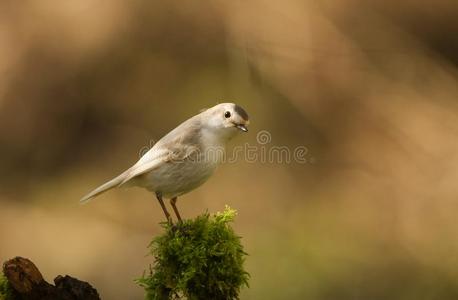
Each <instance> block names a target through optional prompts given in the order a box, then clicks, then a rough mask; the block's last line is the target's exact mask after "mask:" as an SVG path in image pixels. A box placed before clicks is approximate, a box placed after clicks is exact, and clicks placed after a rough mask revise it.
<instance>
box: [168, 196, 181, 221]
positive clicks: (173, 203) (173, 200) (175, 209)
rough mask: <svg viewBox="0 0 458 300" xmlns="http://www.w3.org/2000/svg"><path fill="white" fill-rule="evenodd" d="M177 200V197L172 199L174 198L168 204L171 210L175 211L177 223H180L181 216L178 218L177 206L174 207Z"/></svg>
mask: <svg viewBox="0 0 458 300" xmlns="http://www.w3.org/2000/svg"><path fill="white" fill-rule="evenodd" d="M177 200H178V198H177V197H174V198H172V199H170V204H171V205H172V207H173V210H174V211H175V215H176V216H177V218H178V221H180V222H181V216H180V213H179V212H178V208H177V206H176V204H177Z"/></svg>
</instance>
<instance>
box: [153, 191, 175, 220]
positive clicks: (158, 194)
mask: <svg viewBox="0 0 458 300" xmlns="http://www.w3.org/2000/svg"><path fill="white" fill-rule="evenodd" d="M156 198H157V200H158V201H159V203H160V204H161V207H162V210H163V211H164V215H165V217H166V218H167V221H168V222H169V223H170V224H172V217H170V214H169V212H168V211H167V208H166V207H165V204H164V201H163V200H162V195H161V193H159V192H157V193H156Z"/></svg>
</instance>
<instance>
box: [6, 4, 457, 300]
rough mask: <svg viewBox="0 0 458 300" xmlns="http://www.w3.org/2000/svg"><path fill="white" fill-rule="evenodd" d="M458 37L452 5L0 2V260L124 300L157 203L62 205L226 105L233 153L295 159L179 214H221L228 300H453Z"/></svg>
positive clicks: (125, 193) (204, 194)
mask: <svg viewBox="0 0 458 300" xmlns="http://www.w3.org/2000/svg"><path fill="white" fill-rule="evenodd" d="M457 32H458V4H457V2H456V0H443V1H442V0H439V1H392V0H384V1H375V0H374V1H364V0H342V1H307V0H303V1H299V0H291V1H267V0H253V1H239V0H237V1H219V0H213V1H176V0H172V1H145V0H134V1H121V0H111V1H93V0H79V1H50V0H40V1H38V0H27V1H9V0H4V1H1V2H0V179H1V184H0V260H1V261H4V260H6V259H8V258H11V257H13V256H16V255H21V256H25V257H28V258H30V259H32V260H33V261H34V262H35V263H36V264H37V265H38V267H39V268H40V269H41V271H42V272H43V273H44V276H45V277H46V278H47V279H48V280H51V281H52V279H53V278H54V277H55V276H56V275H58V274H70V275H72V276H76V277H78V278H81V279H84V280H87V281H89V282H91V283H92V284H94V285H95V287H96V288H97V289H98V290H99V292H100V294H101V296H102V297H103V299H142V298H143V291H142V290H141V288H139V287H138V286H136V284H135V283H134V281H133V280H134V279H135V278H138V277H139V276H141V274H142V272H143V270H144V269H146V268H147V266H148V264H149V263H150V262H151V257H148V256H146V254H147V249H146V247H147V245H148V243H149V241H150V240H151V239H152V237H153V236H154V235H156V234H158V233H160V227H159V225H158V222H159V221H162V220H163V215H162V212H161V210H160V207H159V205H158V204H157V201H156V200H154V198H153V196H152V195H151V194H149V193H148V192H146V191H144V190H140V189H121V190H114V191H111V192H109V193H107V194H104V195H103V196H101V197H100V198H98V199H97V200H96V201H93V202H91V203H89V204H88V205H85V206H81V205H79V203H78V200H79V198H80V197H81V196H82V195H84V194H85V193H87V192H88V191H90V190H91V189H93V188H94V187H96V186H98V185H99V184H101V183H103V182H104V181H105V180H107V179H110V178H111V177H113V176H115V175H117V174H118V173H120V172H121V171H123V170H124V169H126V168H127V167H129V166H130V165H131V164H133V163H134V162H135V161H136V160H137V159H138V156H139V151H140V150H141V149H142V148H144V147H149V146H150V144H151V141H152V140H157V139H158V138H160V137H161V136H163V135H164V134H165V133H167V132H168V131H169V130H170V129H172V128H173V127H175V126H176V125H177V124H178V123H180V122H181V121H183V120H185V119H186V118H188V117H190V116H192V115H194V114H195V113H198V112H199V110H200V109H202V108H204V107H210V106H212V105H214V104H216V103H218V102H226V101H231V102H232V101H233V102H237V103H238V104H240V105H241V106H243V107H244V108H245V109H246V110H247V111H248V112H249V113H250V117H251V127H250V132H249V133H248V134H245V135H241V136H239V137H238V138H237V139H235V140H234V141H233V143H232V144H233V145H237V144H238V145H243V144H245V143H248V144H250V145H257V141H256V134H257V132H259V131H260V130H267V131H268V132H269V133H270V134H271V138H272V140H271V142H270V143H269V144H268V146H276V145H284V146H287V147H290V148H294V147H297V146H305V147H307V149H308V153H307V159H308V162H307V163H306V164H298V163H294V162H292V163H289V164H288V163H262V162H260V161H257V162H255V163H249V162H247V161H245V160H243V159H240V160H239V161H238V162H237V163H236V164H226V165H223V166H222V167H221V168H220V169H219V170H218V171H217V173H216V174H215V176H214V177H213V178H212V179H211V180H210V181H209V182H207V183H206V184H205V185H204V186H202V187H201V188H199V189H197V190H195V191H194V192H192V193H190V194H188V195H186V196H184V197H182V198H181V199H180V201H179V207H180V208H181V211H182V214H183V215H184V216H186V217H194V216H196V215H198V214H200V213H202V212H204V211H205V210H207V209H208V211H209V212H215V211H220V210H222V209H223V208H224V205H225V204H229V205H230V206H232V207H233V208H235V209H237V210H238V211H239V216H238V219H237V221H236V223H235V224H234V227H235V229H236V230H237V232H238V233H239V234H240V235H241V236H242V237H243V243H244V245H245V247H246V250H247V252H248V253H249V254H250V256H249V258H248V260H247V262H246V264H247V268H248V271H249V272H250V273H251V276H252V277H251V281H250V283H251V286H250V288H249V289H245V290H243V293H242V299H317V300H320V299H458V226H457V218H458V198H457V196H458V184H457V182H458V102H457V100H458V71H457V66H458V34H457Z"/></svg>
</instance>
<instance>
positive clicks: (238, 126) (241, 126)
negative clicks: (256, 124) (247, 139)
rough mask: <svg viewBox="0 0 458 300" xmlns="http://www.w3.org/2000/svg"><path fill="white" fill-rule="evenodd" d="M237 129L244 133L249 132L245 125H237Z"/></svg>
mask: <svg viewBox="0 0 458 300" xmlns="http://www.w3.org/2000/svg"><path fill="white" fill-rule="evenodd" d="M235 127H237V128H238V129H240V130H241V131H243V132H248V128H246V126H245V125H243V124H236V125H235Z"/></svg>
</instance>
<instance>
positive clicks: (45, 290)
mask: <svg viewBox="0 0 458 300" xmlns="http://www.w3.org/2000/svg"><path fill="white" fill-rule="evenodd" d="M3 273H4V275H5V277H6V278H7V280H8V284H9V286H10V288H11V290H12V291H11V294H12V299H11V300H22V299H27V300H100V297H99V294H98V293H97V290H96V289H94V288H93V287H92V286H91V285H90V284H89V283H87V282H84V281H81V280H78V279H76V278H73V277H70V276H68V275H66V276H60V275H59V276H57V277H56V278H55V279H54V284H55V285H52V284H50V283H48V282H46V281H45V280H44V279H43V276H42V275H41V273H40V271H39V270H38V268H37V267H36V266H35V265H34V263H33V262H31V261H30V260H28V259H27V258H23V257H15V258H13V259H10V260H8V261H7V262H5V263H4V264H3ZM8 300H10V299H8Z"/></svg>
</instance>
